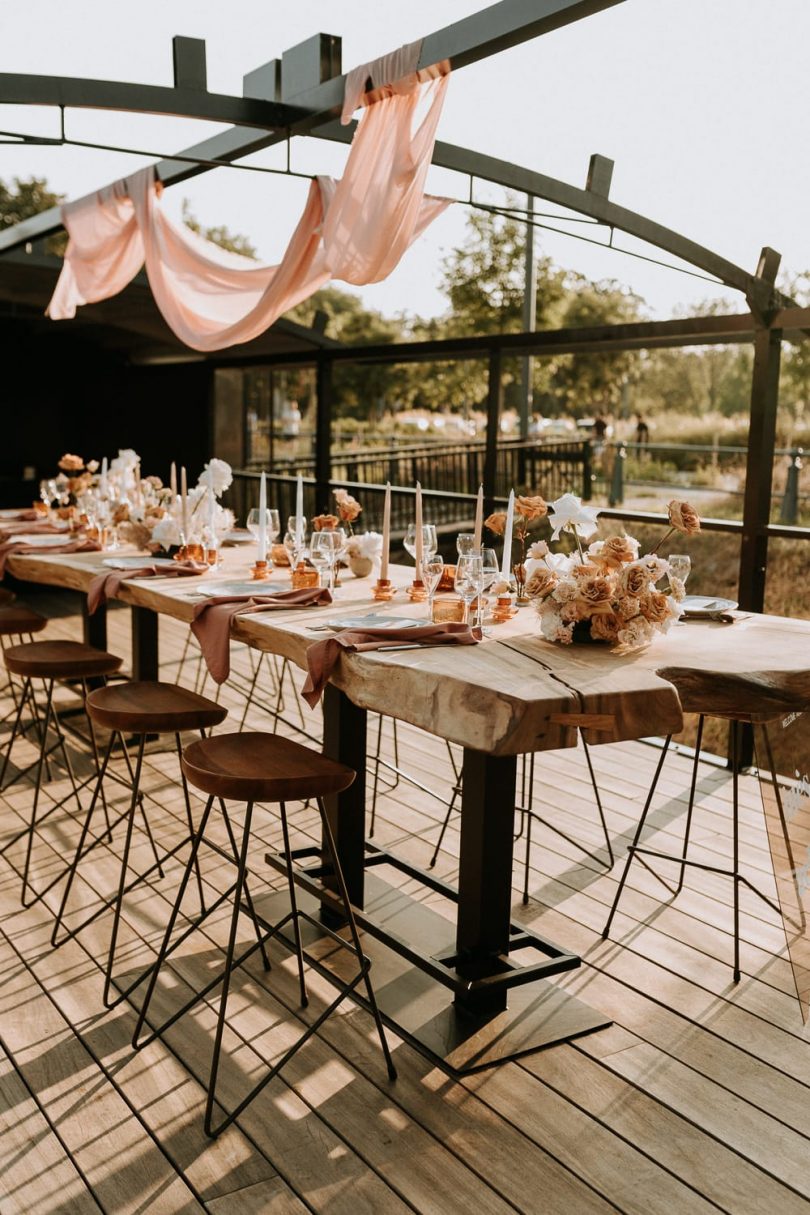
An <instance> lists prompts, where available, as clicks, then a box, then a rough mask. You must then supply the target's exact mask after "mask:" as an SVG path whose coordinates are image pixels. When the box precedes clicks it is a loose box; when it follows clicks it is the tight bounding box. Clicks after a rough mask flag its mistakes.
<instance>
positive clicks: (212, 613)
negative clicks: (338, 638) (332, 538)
mask: <svg viewBox="0 0 810 1215" xmlns="http://www.w3.org/2000/svg"><path fill="white" fill-rule="evenodd" d="M331 602H332V596H331V595H330V593H329V591H327V590H326V589H325V588H324V589H321V588H320V587H302V588H301V589H300V590H289V591H276V592H275V593H274V594H272V595H261V594H256V595H221V596H218V597H217V598H216V599H209V600H208V601H207V603H198V604H197V605H196V607H195V608H194V619H193V621H192V622H191V631H192V633H193V634H194V636H195V637H196V638H197V640H198V641H199V643H200V649H201V650H202V654H203V658H204V659H205V665H206V666H207V667H208V670H209V672H210V674H211V678H212V679H213V680H214V681H215V682H216V683H224V682H225V680H226V679H227V678H228V676H229V675H230V673H231V652H230V637H231V621H232V620H233V618H234V616H248V615H250V614H251V613H253V612H266V611H271V610H272V609H274V608H275V609H277V610H278V609H282V608H295V607H321V606H325V605H326V604H328V603H331Z"/></svg>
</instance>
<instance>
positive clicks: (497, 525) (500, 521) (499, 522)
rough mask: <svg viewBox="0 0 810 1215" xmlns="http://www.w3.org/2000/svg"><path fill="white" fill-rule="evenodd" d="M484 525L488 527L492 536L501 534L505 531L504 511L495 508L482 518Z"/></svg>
mask: <svg viewBox="0 0 810 1215" xmlns="http://www.w3.org/2000/svg"><path fill="white" fill-rule="evenodd" d="M484 527H486V528H489V530H490V531H491V532H492V534H493V535H494V536H502V535H503V533H504V532H505V531H506V511H504V510H496V511H495V513H494V514H492V515H490V516H489V517H488V518H487V519H485V520H484Z"/></svg>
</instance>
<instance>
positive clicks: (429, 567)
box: [422, 553, 444, 620]
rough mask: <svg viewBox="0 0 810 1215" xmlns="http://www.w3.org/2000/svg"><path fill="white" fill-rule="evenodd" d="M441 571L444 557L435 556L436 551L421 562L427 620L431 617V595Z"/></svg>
mask: <svg viewBox="0 0 810 1215" xmlns="http://www.w3.org/2000/svg"><path fill="white" fill-rule="evenodd" d="M443 573H444V559H443V558H442V557H439V556H437V554H436V553H432V554H431V556H430V557H428V558H427V559H426V560H425V561H423V562H422V581H423V583H424V584H425V587H426V588H427V594H428V611H427V614H428V620H432V619H433V596H434V595H435V594H436V587H437V586H438V585H439V583H440V582H441V580H442V574H443Z"/></svg>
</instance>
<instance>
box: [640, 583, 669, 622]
mask: <svg viewBox="0 0 810 1215" xmlns="http://www.w3.org/2000/svg"><path fill="white" fill-rule="evenodd" d="M640 606H641V614H642V616H643V617H644V618H645V620H649V621H650V623H651V624H663V623H664V621H665V620H668V619H669V617H670V615H671V612H670V608H669V600H668V599H667V596H666V595H663V594H662V593H661V592H660V591H650V593H649V595H645V596H644V598H643V599H642V600H641V604H640Z"/></svg>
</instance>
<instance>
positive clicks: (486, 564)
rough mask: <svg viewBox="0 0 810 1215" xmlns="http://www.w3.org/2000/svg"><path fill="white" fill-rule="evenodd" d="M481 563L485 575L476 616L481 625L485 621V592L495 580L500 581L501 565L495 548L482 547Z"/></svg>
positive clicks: (476, 620)
mask: <svg viewBox="0 0 810 1215" xmlns="http://www.w3.org/2000/svg"><path fill="white" fill-rule="evenodd" d="M481 565H482V569H483V577H482V581H481V595H479V597H478V611H477V613H476V617H475V623H476V624H477V625H478V626H479V628H480V627H482V626H483V623H484V603H483V593H484V591H488V590H489V588H490V587H491V586H492V584H493V583H494V582H497V581H498V578H499V577H500V573H501V567H500V565H499V564H498V554H497V553H496V552H495V549H494V548H482V549H481Z"/></svg>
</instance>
